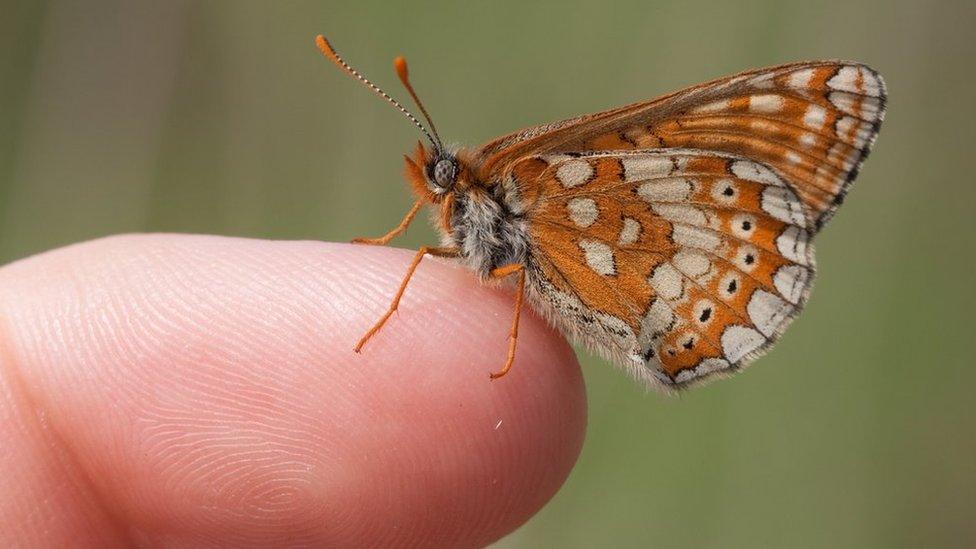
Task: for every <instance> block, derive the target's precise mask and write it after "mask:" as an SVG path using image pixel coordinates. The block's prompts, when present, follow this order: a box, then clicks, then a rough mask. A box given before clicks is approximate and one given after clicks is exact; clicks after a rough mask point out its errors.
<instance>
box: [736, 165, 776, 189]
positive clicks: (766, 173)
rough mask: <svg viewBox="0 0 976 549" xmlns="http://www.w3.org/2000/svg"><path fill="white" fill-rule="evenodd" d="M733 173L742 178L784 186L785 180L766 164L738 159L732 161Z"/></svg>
mask: <svg viewBox="0 0 976 549" xmlns="http://www.w3.org/2000/svg"><path fill="white" fill-rule="evenodd" d="M732 173H734V174H735V176H736V177H738V178H740V179H745V180H747V181H755V182H756V183H763V184H766V185H777V186H782V185H783V182H782V181H781V180H780V178H779V177H778V176H777V175H776V174H775V173H773V171H772V170H770V169H769V168H767V167H766V166H764V165H762V164H759V163H756V162H750V161H748V160H736V161H735V162H733V163H732Z"/></svg>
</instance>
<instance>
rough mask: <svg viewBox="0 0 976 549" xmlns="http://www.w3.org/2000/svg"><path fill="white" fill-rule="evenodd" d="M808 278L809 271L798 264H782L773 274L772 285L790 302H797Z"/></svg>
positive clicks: (801, 295)
mask: <svg viewBox="0 0 976 549" xmlns="http://www.w3.org/2000/svg"><path fill="white" fill-rule="evenodd" d="M809 279H810V271H809V270H807V268H806V267H802V266H800V265H783V266H782V267H780V268H779V269H777V270H776V274H774V275H773V285H774V286H776V291H778V292H779V293H780V294H781V295H782V296H783V297H785V298H786V300H787V301H789V302H790V303H794V304H795V303H799V301H800V299H801V298H802V297H803V292H804V290H805V289H806V287H807V282H808V281H809Z"/></svg>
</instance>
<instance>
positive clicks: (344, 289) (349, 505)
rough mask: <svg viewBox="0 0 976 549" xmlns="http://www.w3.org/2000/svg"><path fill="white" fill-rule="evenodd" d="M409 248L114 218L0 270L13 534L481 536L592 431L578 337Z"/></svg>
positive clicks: (189, 538) (524, 503)
mask: <svg viewBox="0 0 976 549" xmlns="http://www.w3.org/2000/svg"><path fill="white" fill-rule="evenodd" d="M411 255H412V254H411V253H410V252H407V251H403V250H395V249H391V248H379V247H365V246H351V245H343V244H328V243H320V242H269V241H258V240H244V239H230V238H221V237H209V236H177V235H146V236H122V237H112V238H108V239H103V240H98V241H93V242H88V243H83V244H79V245H75V246H71V247H68V248H63V249H59V250H55V251H52V252H48V253H46V254H43V255H40V256H36V257H33V258H29V259H26V260H23V261H20V262H18V263H15V264H12V265H8V266H6V267H4V268H0V437H2V438H0V439H2V440H3V444H0V477H2V478H3V479H4V481H3V484H4V485H5V488H4V489H3V490H2V491H0V546H4V547H9V546H17V545H21V546H68V545H70V546H73V547H96V546H97V547H112V546H131V545H137V546H170V547H179V546H218V545H234V546H267V545H273V546H280V545H288V546H309V545H311V546H330V547H342V546H417V545H429V546H477V545H484V544H487V543H490V542H492V541H494V540H496V539H499V538H500V537H502V536H504V535H505V534H507V533H509V532H511V531H512V530H514V529H515V528H517V527H518V526H519V525H521V524H522V523H524V522H525V521H526V520H528V519H529V518H530V517H531V516H532V515H533V514H534V513H535V512H537V511H538V510H539V508H540V507H541V506H542V505H543V504H545V503H546V502H547V501H548V500H549V499H550V498H551V497H552V496H553V494H554V493H555V492H556V490H558V488H559V487H560V485H561V484H562V483H563V482H564V480H565V479H566V477H567V475H568V474H569V472H570V470H571V468H572V466H573V464H574V463H575V461H576V458H577V456H578V455H579V451H580V448H581V445H582V441H583V435H584V431H585V425H586V402H585V394H584V387H583V380H582V376H581V374H580V370H579V366H578V364H577V362H576V358H575V356H574V354H573V351H572V349H571V348H570V347H569V346H568V345H567V344H566V342H565V341H564V340H563V339H562V338H561V337H560V336H559V335H558V334H556V333H555V332H554V331H553V330H551V329H550V328H549V327H548V326H547V325H546V324H545V322H544V321H543V320H541V319H540V318H539V317H538V316H536V315H535V314H534V313H533V312H532V311H531V310H530V309H529V308H526V309H525V311H524V314H523V316H522V323H521V331H520V339H519V347H518V351H517V352H518V355H517V359H516V362H515V365H514V368H513V370H512V372H511V373H510V374H508V375H507V376H506V377H504V378H502V379H499V380H496V381H489V379H488V374H489V372H491V371H494V370H496V369H497V368H498V367H499V366H500V365H501V363H502V361H503V360H504V357H505V351H506V348H507V340H508V329H509V321H510V318H511V314H512V306H513V304H512V294H511V290H508V289H498V288H488V287H484V286H480V285H478V284H477V283H476V282H475V278H474V276H473V275H472V274H471V273H470V272H469V271H467V270H465V269H463V268H461V267H458V266H456V265H453V264H451V263H450V262H447V261H443V260H438V259H430V258H427V259H425V260H424V262H423V263H422V264H421V266H420V268H419V269H418V271H417V274H416V276H415V277H414V279H413V281H412V282H411V284H410V286H409V287H408V289H407V292H406V294H405V296H404V299H403V301H402V303H401V306H400V311H399V313H398V314H396V315H394V316H393V317H392V318H391V319H390V322H389V323H388V324H387V325H386V327H385V328H384V329H383V330H382V331H381V332H380V333H379V334H377V336H376V337H374V338H373V339H372V340H370V342H369V343H368V344H367V345H366V347H365V348H364V349H363V353H362V354H361V355H356V354H355V353H353V352H352V347H353V345H354V344H355V342H356V340H357V339H358V337H359V336H360V335H361V334H362V333H363V332H364V331H365V330H366V329H367V328H368V327H369V326H370V325H371V324H372V323H373V322H374V321H375V320H376V318H378V317H379V315H381V314H382V312H383V311H384V310H385V308H386V307H387V305H388V304H389V300H390V298H391V297H392V295H393V293H394V292H395V290H396V287H397V285H398V283H399V281H400V278H401V276H402V275H403V272H404V270H405V269H406V266H407V264H408V263H409V260H410V258H411Z"/></svg>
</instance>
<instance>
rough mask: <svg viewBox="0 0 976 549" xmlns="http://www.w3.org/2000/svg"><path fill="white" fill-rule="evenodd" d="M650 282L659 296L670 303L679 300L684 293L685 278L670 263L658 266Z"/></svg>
mask: <svg viewBox="0 0 976 549" xmlns="http://www.w3.org/2000/svg"><path fill="white" fill-rule="evenodd" d="M648 282H650V284H651V287H652V288H654V292H655V293H656V294H657V295H659V296H661V297H662V298H664V299H667V300H670V301H673V300H675V299H678V298H679V297H681V294H683V293H684V277H682V276H681V273H680V272H678V270H677V269H675V268H674V266H672V265H671V264H670V263H661V264H660V265H658V266H657V268H655V269H654V272H653V273H652V274H651V279H650V280H649V281H648Z"/></svg>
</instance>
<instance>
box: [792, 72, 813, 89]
mask: <svg viewBox="0 0 976 549" xmlns="http://www.w3.org/2000/svg"><path fill="white" fill-rule="evenodd" d="M812 79H813V69H803V70H799V71H796V72H794V73H793V74H791V75H790V78H789V80H788V81H787V86H789V87H791V88H797V89H805V88H807V87H808V86H809V85H810V81H811V80H812Z"/></svg>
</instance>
